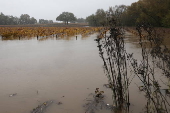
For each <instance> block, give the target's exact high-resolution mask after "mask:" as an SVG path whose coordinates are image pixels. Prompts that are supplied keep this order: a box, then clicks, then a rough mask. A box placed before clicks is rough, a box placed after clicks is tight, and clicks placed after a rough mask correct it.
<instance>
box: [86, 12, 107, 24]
mask: <svg viewBox="0 0 170 113" xmlns="http://www.w3.org/2000/svg"><path fill="white" fill-rule="evenodd" d="M86 21H87V22H88V23H89V25H91V26H104V25H105V24H106V12H105V11H104V10H103V9H97V11H96V13H95V14H92V15H90V16H88V17H86Z"/></svg>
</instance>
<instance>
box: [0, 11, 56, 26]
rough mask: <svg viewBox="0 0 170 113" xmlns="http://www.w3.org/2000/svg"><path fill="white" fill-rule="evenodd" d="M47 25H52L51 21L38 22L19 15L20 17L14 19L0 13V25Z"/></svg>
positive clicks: (25, 15)
mask: <svg viewBox="0 0 170 113" xmlns="http://www.w3.org/2000/svg"><path fill="white" fill-rule="evenodd" d="M36 23H40V24H48V23H53V20H44V19H39V22H38V21H37V20H36V19H35V18H34V17H30V16H29V15H28V14H21V16H20V17H16V16H15V17H14V16H11V15H5V14H3V13H2V12H1V13H0V25H26V24H36Z"/></svg>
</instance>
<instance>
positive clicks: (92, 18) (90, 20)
mask: <svg viewBox="0 0 170 113" xmlns="http://www.w3.org/2000/svg"><path fill="white" fill-rule="evenodd" d="M86 21H87V22H88V24H89V25H90V26H97V25H96V24H97V23H96V16H95V15H94V14H92V15H90V16H88V17H86Z"/></svg>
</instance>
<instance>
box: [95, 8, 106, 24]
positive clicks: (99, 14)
mask: <svg viewBox="0 0 170 113" xmlns="http://www.w3.org/2000/svg"><path fill="white" fill-rule="evenodd" d="M96 24H97V25H99V26H105V25H106V12H105V11H104V10H103V9H97V11H96Z"/></svg>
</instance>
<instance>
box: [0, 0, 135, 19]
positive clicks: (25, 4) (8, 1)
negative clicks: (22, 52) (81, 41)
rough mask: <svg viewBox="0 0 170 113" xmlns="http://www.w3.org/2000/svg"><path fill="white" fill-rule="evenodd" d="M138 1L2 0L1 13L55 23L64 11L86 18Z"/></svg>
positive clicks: (0, 0) (0, 3) (0, 1)
mask: <svg viewBox="0 0 170 113" xmlns="http://www.w3.org/2000/svg"><path fill="white" fill-rule="evenodd" d="M137 1H138V0H0V12H2V13H4V14H5V15H13V16H17V17H19V16H20V15H21V14H29V15H30V16H31V17H34V18H36V19H37V20H38V19H48V20H53V21H55V18H56V17H57V16H58V15H59V14H61V13H62V12H63V11H67V12H72V13H73V14H74V15H75V16H76V17H77V18H81V17H82V18H86V17H87V16H89V15H91V14H93V13H95V12H96V10H97V9H101V8H102V9H104V10H107V9H108V8H109V7H110V6H115V5H122V4H124V5H130V4H131V3H133V2H137Z"/></svg>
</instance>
